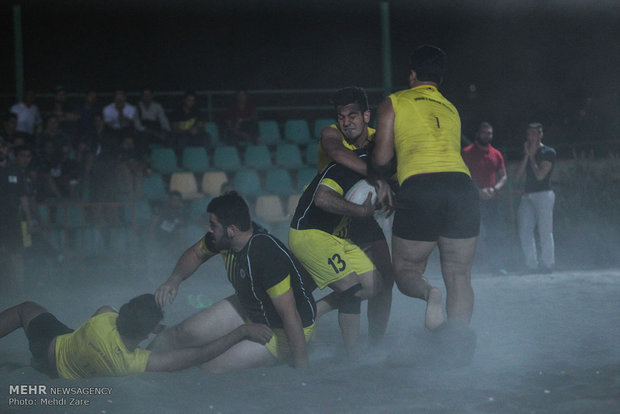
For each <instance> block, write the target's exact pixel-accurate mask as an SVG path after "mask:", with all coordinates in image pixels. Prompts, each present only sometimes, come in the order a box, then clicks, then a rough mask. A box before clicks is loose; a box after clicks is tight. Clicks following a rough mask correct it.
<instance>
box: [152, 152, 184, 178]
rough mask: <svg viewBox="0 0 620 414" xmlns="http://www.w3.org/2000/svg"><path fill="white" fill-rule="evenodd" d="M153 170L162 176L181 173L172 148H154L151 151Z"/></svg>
mask: <svg viewBox="0 0 620 414" xmlns="http://www.w3.org/2000/svg"><path fill="white" fill-rule="evenodd" d="M151 168H152V169H153V170H154V171H157V172H159V173H162V174H172V173H173V172H177V171H180V169H179V166H178V164H177V157H176V155H175V154H174V150H173V149H172V148H154V149H153V150H152V151H151Z"/></svg>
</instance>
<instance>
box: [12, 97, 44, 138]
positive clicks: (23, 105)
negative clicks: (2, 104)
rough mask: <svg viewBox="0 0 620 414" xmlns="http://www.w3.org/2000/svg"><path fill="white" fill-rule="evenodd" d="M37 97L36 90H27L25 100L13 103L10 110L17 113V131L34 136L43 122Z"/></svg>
mask: <svg viewBox="0 0 620 414" xmlns="http://www.w3.org/2000/svg"><path fill="white" fill-rule="evenodd" d="M35 98H36V95H35V93H34V91H32V90H30V91H26V93H25V94H24V99H23V101H22V102H19V103H16V104H15V105H13V106H12V107H11V110H10V112H12V113H14V114H15V115H17V127H16V131H17V132H21V133H23V134H26V135H27V136H28V137H31V138H34V136H35V135H36V133H37V132H38V131H37V130H38V129H39V128H40V126H41V123H42V119H41V113H40V112H39V108H38V107H37V106H36V105H35V104H34V101H35ZM32 142H33V141H31V143H32Z"/></svg>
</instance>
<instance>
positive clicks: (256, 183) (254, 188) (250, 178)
mask: <svg viewBox="0 0 620 414" xmlns="http://www.w3.org/2000/svg"><path fill="white" fill-rule="evenodd" d="M233 186H234V188H235V191H237V192H238V193H239V194H241V195H242V196H243V197H256V196H258V195H259V194H260V193H261V192H262V188H261V183H260V177H259V176H258V173H257V172H256V171H255V170H239V171H237V172H236V173H235V177H234V178H233Z"/></svg>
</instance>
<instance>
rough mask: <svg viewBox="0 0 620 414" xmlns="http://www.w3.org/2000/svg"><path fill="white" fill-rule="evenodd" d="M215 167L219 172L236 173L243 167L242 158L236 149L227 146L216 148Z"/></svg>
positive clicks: (214, 155)
mask: <svg viewBox="0 0 620 414" xmlns="http://www.w3.org/2000/svg"><path fill="white" fill-rule="evenodd" d="M213 165H214V166H215V168H217V169H218V170H223V171H235V170H238V169H239V168H240V166H241V158H240V157H239V151H238V150H237V148H236V147H233V146H230V145H225V146H221V147H217V148H215V152H214V153H213Z"/></svg>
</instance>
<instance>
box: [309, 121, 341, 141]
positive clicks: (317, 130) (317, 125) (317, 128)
mask: <svg viewBox="0 0 620 414" xmlns="http://www.w3.org/2000/svg"><path fill="white" fill-rule="evenodd" d="M335 123H336V121H334V120H333V119H331V118H319V119H317V120H316V121H314V137H315V138H316V139H319V138H321V130H322V129H323V128H325V127H326V126H330V125H332V124H335Z"/></svg>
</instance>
